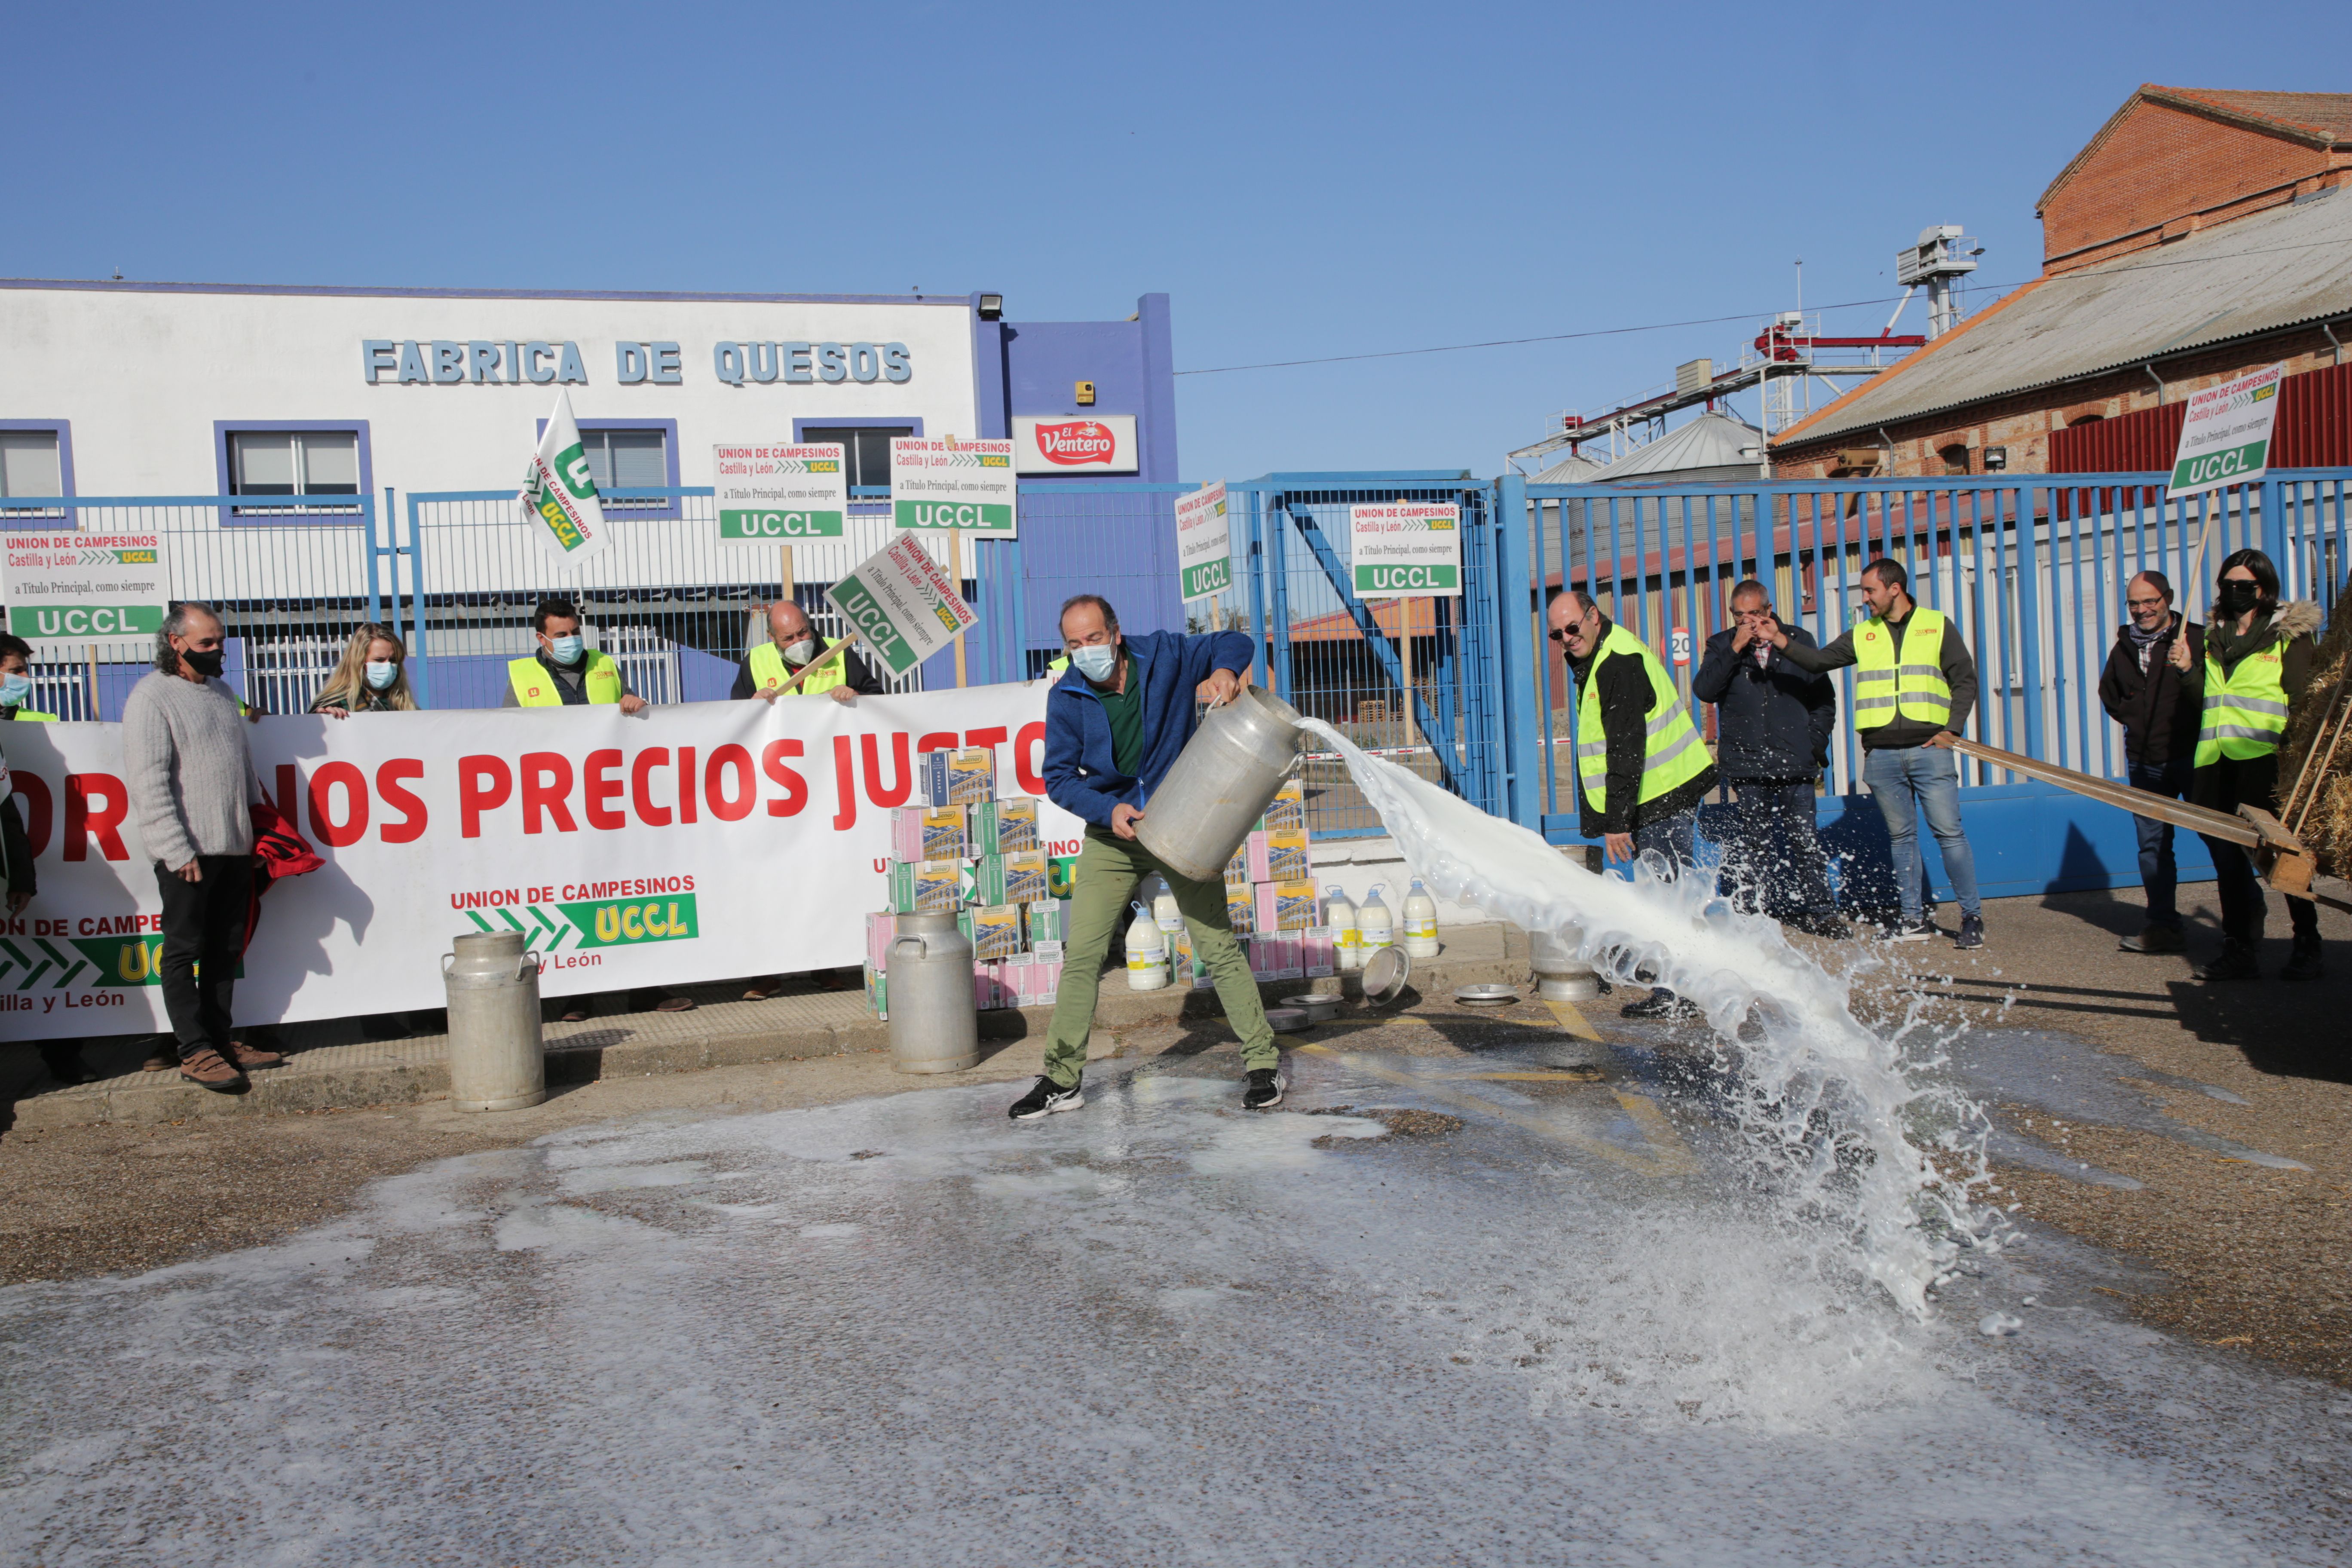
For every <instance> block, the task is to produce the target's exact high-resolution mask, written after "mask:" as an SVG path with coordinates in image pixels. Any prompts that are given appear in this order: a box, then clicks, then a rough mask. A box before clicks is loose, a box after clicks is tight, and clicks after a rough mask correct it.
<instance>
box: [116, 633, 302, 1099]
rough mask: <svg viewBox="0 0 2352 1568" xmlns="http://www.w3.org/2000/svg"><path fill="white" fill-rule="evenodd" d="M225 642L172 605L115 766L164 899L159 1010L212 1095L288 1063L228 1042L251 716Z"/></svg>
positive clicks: (243, 912)
mask: <svg viewBox="0 0 2352 1568" xmlns="http://www.w3.org/2000/svg"><path fill="white" fill-rule="evenodd" d="M225 643H226V637H225V636H224V633H223V630H222V627H221V620H220V616H217V615H215V614H214V613H213V610H212V607H211V606H210V605H198V604H184V605H173V608H172V612H171V614H170V615H169V616H166V617H165V619H164V621H163V629H162V630H161V631H159V632H158V633H157V634H156V636H155V669H154V673H152V674H151V675H148V676H145V677H143V678H142V679H141V680H140V682H139V684H138V685H136V686H134V687H132V688H131V696H130V698H129V700H126V701H125V702H124V703H123V705H122V760H123V764H124V771H125V773H126V774H127V775H128V777H127V780H126V782H127V784H128V785H129V788H130V793H131V809H132V810H133V811H135V812H137V813H138V814H139V835H140V837H141V839H142V841H143V842H144V843H145V844H146V846H147V852H148V854H149V855H151V856H152V857H153V858H154V861H155V881H156V885H157V887H158V888H159V889H161V890H162V893H163V956H162V959H161V961H160V963H159V964H158V967H159V968H160V969H161V970H162V971H163V1010H164V1012H165V1014H166V1015H167V1016H169V1017H170V1019H171V1022H172V1034H173V1040H174V1042H175V1044H176V1045H177V1047H178V1051H179V1058H180V1076H181V1077H182V1078H184V1079H186V1080H187V1081H188V1082H190V1083H194V1084H201V1085H203V1086H204V1087H205V1088H206V1089H213V1090H215V1091H216V1092H218V1093H223V1094H226V1093H232V1092H234V1091H236V1090H237V1089H243V1088H244V1087H245V1086H246V1078H245V1075H246V1073H247V1071H248V1070H250V1069H252V1068H268V1067H276V1066H277V1065H278V1063H279V1062H280V1061H282V1060H284V1059H285V1058H282V1057H280V1056H278V1054H277V1053H276V1052H274V1051H263V1050H256V1049H254V1048H252V1047H248V1046H247V1045H245V1044H244V1043H242V1042H241V1041H236V1040H232V1039H230V1038H229V1004H230V995H231V993H232V991H233V989H234V987H235V985H236V970H237V965H238V963H241V962H242V961H243V958H244V953H245V931H246V917H247V911H248V910H249V909H250V907H251V904H252V901H253V900H252V894H253V803H254V802H256V801H257V800H259V799H260V798H261V778H260V775H259V773H257V771H256V770H255V768H254V765H253V752H252V749H251V748H250V747H249V746H247V743H246V737H245V723H244V721H245V719H247V718H248V717H252V716H253V715H251V714H250V713H249V712H248V710H247V709H246V707H245V704H244V703H242V702H241V701H239V700H237V695H236V692H234V691H232V690H230V689H229V688H228V686H227V685H226V683H225V682H223V681H222V680H221V679H220V673H221V659H222V652H223V647H224V645H225Z"/></svg>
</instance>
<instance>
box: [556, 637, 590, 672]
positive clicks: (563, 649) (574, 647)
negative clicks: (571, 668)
mask: <svg viewBox="0 0 2352 1568" xmlns="http://www.w3.org/2000/svg"><path fill="white" fill-rule="evenodd" d="M587 646H588V645H587V644H586V643H584V642H583V641H582V640H581V638H580V634H579V633H578V632H573V633H572V634H571V635H570V636H568V637H550V638H548V640H547V651H548V656H549V657H550V658H552V659H554V660H555V662H556V663H558V664H563V665H572V664H578V663H579V662H580V654H581V650H582V649H583V648H585V647H587Z"/></svg>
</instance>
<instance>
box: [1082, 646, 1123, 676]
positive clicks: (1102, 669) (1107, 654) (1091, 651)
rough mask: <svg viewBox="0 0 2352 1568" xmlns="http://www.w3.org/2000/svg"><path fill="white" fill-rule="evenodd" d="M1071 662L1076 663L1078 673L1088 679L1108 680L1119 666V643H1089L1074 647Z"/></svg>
mask: <svg viewBox="0 0 2352 1568" xmlns="http://www.w3.org/2000/svg"><path fill="white" fill-rule="evenodd" d="M1070 662H1071V663H1072V664H1075V665H1076V666H1077V667H1078V673H1079V674H1080V675H1083V676H1085V677H1086V678H1087V679H1088V680H1092V681H1096V682H1101V681H1105V680H1108V679H1110V672H1111V671H1112V670H1114V669H1117V668H1118V644H1117V643H1107V642H1105V643H1089V644H1088V645H1087V646H1086V647H1074V648H1072V649H1071V650H1070Z"/></svg>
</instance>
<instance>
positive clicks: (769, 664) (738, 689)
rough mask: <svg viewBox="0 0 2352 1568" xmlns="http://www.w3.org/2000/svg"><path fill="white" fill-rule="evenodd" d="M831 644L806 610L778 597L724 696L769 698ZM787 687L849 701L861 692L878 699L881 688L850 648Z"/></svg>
mask: <svg viewBox="0 0 2352 1568" xmlns="http://www.w3.org/2000/svg"><path fill="white" fill-rule="evenodd" d="M832 646H833V645H832V644H831V643H829V642H827V641H825V639H824V637H823V636H822V635H821V634H820V633H819V632H818V631H817V629H816V627H815V626H814V625H812V624H811V623H810V621H809V617H808V612H807V611H806V610H803V609H802V608H801V607H800V605H796V604H794V603H793V601H792V600H790V599H779V600H777V601H776V602H775V603H774V604H772V605H769V606H768V640H767V641H766V642H763V643H761V645H760V646H759V647H755V648H753V649H752V650H751V652H749V653H747V654H745V655H744V656H743V665H742V668H740V669H738V670H737V671H736V672H735V688H734V689H733V690H731V691H730V692H728V694H727V695H728V696H729V697H730V698H732V699H734V700H736V701H738V702H744V701H749V700H751V699H752V698H754V697H764V698H766V699H767V700H769V701H771V702H773V701H774V700H776V697H777V695H778V694H779V693H780V692H782V690H783V687H784V682H786V681H787V680H790V679H792V678H793V676H795V675H798V674H799V673H800V672H801V671H802V670H803V669H806V668H808V667H809V666H810V665H811V664H813V663H814V662H815V661H816V660H817V659H819V658H824V654H825V652H826V650H827V649H829V648H831V647H832ZM793 690H794V691H795V692H797V693H798V694H799V695H801V696H803V697H815V696H818V695H819V694H822V695H824V696H826V697H830V698H832V699H833V700H835V702H839V703H844V704H851V703H855V702H856V700H857V699H858V698H859V697H861V696H864V697H878V696H880V695H881V693H882V691H883V685H882V683H881V682H880V681H879V680H877V679H875V677H874V673H873V671H872V670H870V669H868V668H866V661H865V660H864V659H862V658H858V657H857V655H856V652H855V651H854V650H853V651H850V652H845V653H844V654H843V655H842V656H841V657H840V658H836V659H835V660H833V661H832V662H831V663H829V664H827V665H826V666H825V667H824V668H822V669H820V670H818V671H816V673H814V675H811V676H810V677H809V678H808V679H805V680H803V681H802V682H801V683H800V684H799V685H798V686H796V687H794V688H793Z"/></svg>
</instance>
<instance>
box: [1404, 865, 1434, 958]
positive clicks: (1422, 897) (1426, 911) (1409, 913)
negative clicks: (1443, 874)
mask: <svg viewBox="0 0 2352 1568" xmlns="http://www.w3.org/2000/svg"><path fill="white" fill-rule="evenodd" d="M1404 950H1405V952H1406V953H1407V954H1408V955H1410V956H1411V957H1413V958H1435V957H1436V956H1437V900H1435V899H1433V898H1431V897H1430V896H1429V890H1428V889H1426V888H1423V886H1422V885H1421V879H1420V878H1418V877H1415V878H1414V879H1412V892H1410V893H1408V894H1406V895H1405V900H1404Z"/></svg>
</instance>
